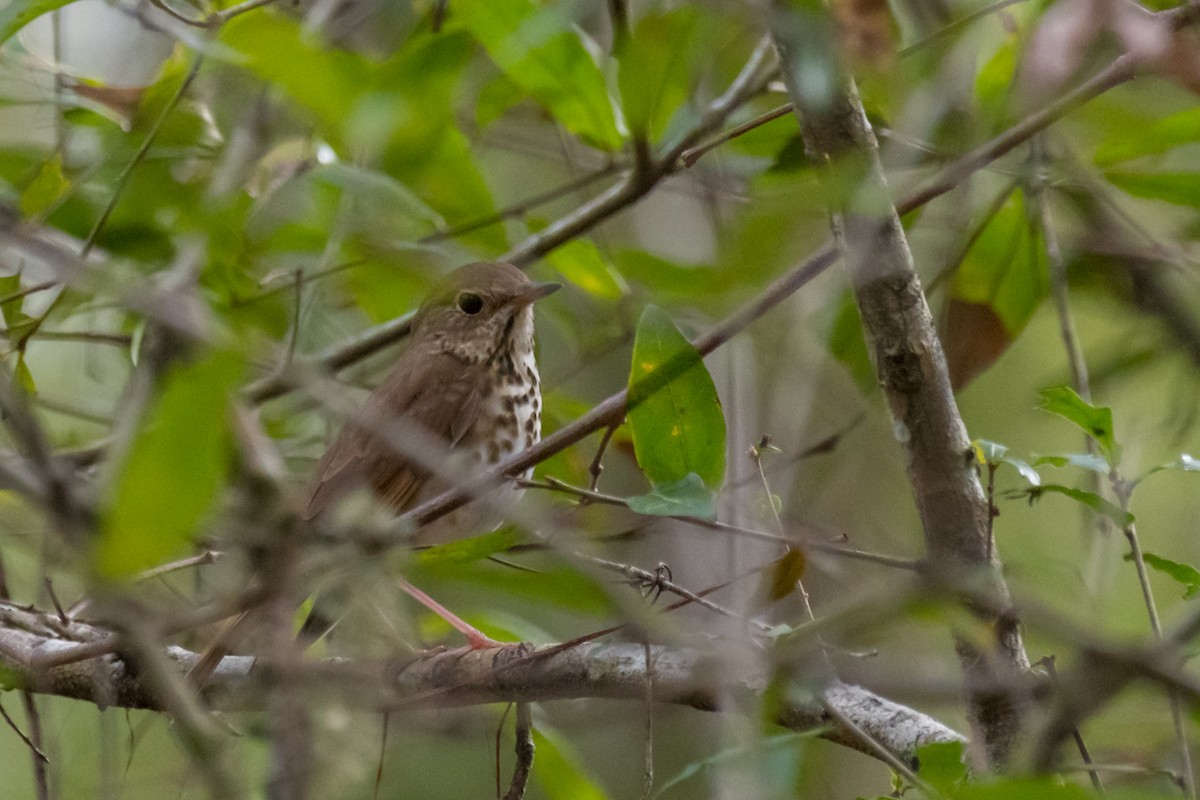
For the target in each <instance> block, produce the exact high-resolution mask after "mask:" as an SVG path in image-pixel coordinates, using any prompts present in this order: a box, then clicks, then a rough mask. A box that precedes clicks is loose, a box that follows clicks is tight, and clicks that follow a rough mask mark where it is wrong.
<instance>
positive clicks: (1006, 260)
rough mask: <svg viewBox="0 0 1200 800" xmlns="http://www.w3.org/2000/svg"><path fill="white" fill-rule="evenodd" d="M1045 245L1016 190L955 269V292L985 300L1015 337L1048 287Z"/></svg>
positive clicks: (969, 298) (960, 297)
mask: <svg viewBox="0 0 1200 800" xmlns="http://www.w3.org/2000/svg"><path fill="white" fill-rule="evenodd" d="M1041 253H1042V247H1041V245H1040V243H1039V240H1038V238H1037V236H1035V234H1034V232H1033V231H1032V229H1031V228H1030V225H1029V220H1028V217H1027V215H1026V209H1025V201H1024V196H1023V194H1022V193H1021V192H1019V191H1016V192H1013V193H1012V194H1011V195H1009V198H1008V200H1007V201H1005V203H1004V205H1003V206H1001V207H1000V209H999V210H998V211H997V212H996V213H995V214H994V215H993V216H992V218H991V219H990V220H988V221H987V223H986V224H985V225H984V226H983V228H982V229H981V230H980V232H979V236H978V237H977V238H976V239H975V242H974V243H973V244H972V245H971V248H970V249H969V250H968V251H967V255H966V257H965V258H964V259H963V262H962V264H961V265H960V266H959V268H958V270H957V271H956V272H955V274H954V283H953V286H952V288H951V296H952V297H953V298H954V299H956V300H961V301H965V302H967V303H979V304H983V305H986V306H987V307H988V308H990V309H991V310H992V311H993V312H995V314H996V316H997V317H999V318H1000V322H1001V323H1002V324H1003V325H1004V331H1005V332H1006V333H1007V334H1008V336H1009V338H1010V340H1011V339H1015V338H1016V337H1017V335H1018V334H1019V333H1020V332H1021V331H1022V330H1024V328H1025V325H1026V324H1027V323H1028V322H1029V320H1030V318H1031V317H1032V316H1033V313H1034V312H1035V311H1036V310H1037V308H1038V306H1039V305H1041V302H1042V300H1043V298H1045V297H1046V295H1047V294H1048V293H1049V289H1050V284H1049V281H1048V279H1047V277H1046V275H1047V273H1046V269H1045V266H1044V264H1043V263H1042V257H1041Z"/></svg>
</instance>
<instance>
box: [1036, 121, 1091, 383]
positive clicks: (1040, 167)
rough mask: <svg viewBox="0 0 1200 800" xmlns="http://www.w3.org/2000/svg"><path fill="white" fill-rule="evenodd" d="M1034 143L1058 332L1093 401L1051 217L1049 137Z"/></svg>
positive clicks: (1075, 376) (1074, 377) (1076, 379)
mask: <svg viewBox="0 0 1200 800" xmlns="http://www.w3.org/2000/svg"><path fill="white" fill-rule="evenodd" d="M1031 145H1032V147H1033V156H1034V158H1035V160H1036V166H1035V173H1034V174H1035V177H1034V181H1033V187H1032V188H1033V198H1034V202H1035V203H1036V208H1037V217H1036V219H1037V224H1038V227H1039V228H1040V229H1041V233H1042V242H1043V243H1044V244H1045V246H1046V261H1047V263H1048V265H1049V267H1050V270H1049V271H1050V298H1051V299H1052V300H1053V301H1054V312H1055V314H1056V315H1057V316H1058V334H1059V336H1060V337H1061V338H1062V343H1063V349H1064V350H1065V351H1066V353H1067V365H1068V366H1069V367H1070V368H1071V385H1072V386H1073V387H1074V388H1075V391H1076V392H1078V394H1079V396H1080V397H1082V398H1083V399H1084V400H1087V401H1088V402H1091V398H1092V388H1091V381H1090V380H1089V379H1088V368H1087V361H1086V360H1084V357H1083V350H1082V348H1081V347H1080V345H1079V335H1078V334H1077V333H1076V332H1075V323H1074V321H1073V320H1072V319H1071V305H1070V301H1069V297H1068V291H1067V266H1066V264H1065V263H1064V262H1063V255H1062V249H1061V248H1060V247H1059V245H1058V231H1057V229H1056V228H1055V227H1054V225H1053V223H1052V221H1051V219H1050V204H1049V202H1047V199H1046V186H1047V183H1048V181H1049V174H1048V173H1049V169H1050V161H1049V154H1048V153H1047V150H1046V143H1045V136H1044V135H1042V136H1035V137H1034V138H1033V141H1032V142H1031Z"/></svg>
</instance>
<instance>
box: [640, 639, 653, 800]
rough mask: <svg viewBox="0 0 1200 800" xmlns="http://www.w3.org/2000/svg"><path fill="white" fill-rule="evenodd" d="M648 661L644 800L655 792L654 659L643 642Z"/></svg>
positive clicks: (644, 746) (643, 767)
mask: <svg viewBox="0 0 1200 800" xmlns="http://www.w3.org/2000/svg"><path fill="white" fill-rule="evenodd" d="M642 654H643V655H644V656H645V659H646V732H645V734H644V735H645V744H644V745H643V749H642V800H650V795H651V794H653V792H654V658H653V656H652V655H651V652H650V642H649V640H643V641H642Z"/></svg>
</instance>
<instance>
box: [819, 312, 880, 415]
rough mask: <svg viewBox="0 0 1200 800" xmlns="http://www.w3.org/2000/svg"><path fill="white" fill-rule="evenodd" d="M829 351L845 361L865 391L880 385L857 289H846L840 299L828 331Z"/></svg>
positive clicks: (851, 373) (842, 361) (843, 364)
mask: <svg viewBox="0 0 1200 800" xmlns="http://www.w3.org/2000/svg"><path fill="white" fill-rule="evenodd" d="M826 336H827V341H828V343H829V344H828V346H829V352H830V354H832V355H833V357H834V358H836V359H837V360H838V361H840V362H841V363H842V366H844V367H845V368H846V369H847V370H848V371H849V372H850V376H851V377H852V378H854V382H855V383H857V384H858V388H859V389H861V390H862V391H863V392H871V391H873V390H874V389H875V388H877V387H878V386H879V378H878V377H877V376H876V374H875V365H874V364H872V363H871V355H870V353H868V352H867V341H866V339H864V338H863V329H862V320H861V319H860V318H859V316H858V306H857V305H855V302H854V293H853V292H852V291H850V290H847V291H845V292H843V293H842V297H841V299H840V300H839V301H838V306H837V315H836V316H835V317H834V318H833V322H832V324H831V325H830V326H829V333H828V334H826Z"/></svg>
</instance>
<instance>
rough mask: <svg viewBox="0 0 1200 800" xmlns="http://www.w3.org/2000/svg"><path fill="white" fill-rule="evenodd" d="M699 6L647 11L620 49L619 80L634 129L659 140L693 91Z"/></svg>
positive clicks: (626, 114)
mask: <svg viewBox="0 0 1200 800" xmlns="http://www.w3.org/2000/svg"><path fill="white" fill-rule="evenodd" d="M696 23H697V14H696V9H695V8H693V7H691V6H686V5H685V6H681V7H679V8H676V9H674V10H673V11H669V12H667V13H659V12H656V11H651V12H648V13H646V14H645V15H644V16H643V17H642V18H641V19H640V20H638V23H637V25H636V26H635V27H634V29H633V35H632V36H631V37H630V38H629V40H628V41H627V42H626V44H625V47H624V49H623V50H622V51H621V53H620V61H619V69H618V71H617V85H618V86H619V87H620V89H621V103H622V106H623V108H624V109H625V119H626V121H627V122H628V123H629V127H630V129H631V130H633V131H634V132H636V133H638V134H640V135H642V136H644V137H646V138H647V139H648V140H650V141H657V140H658V139H659V138H660V137H661V136H662V135H663V133H664V132H665V131H666V128H667V124H668V123H669V122H670V121H671V117H673V116H674V114H675V112H676V111H678V110H679V108H680V106H682V105H683V103H684V101H685V100H686V99H687V97H688V93H689V90H690V88H691V87H690V83H691V81H692V80H693V79H694V78H693V76H692V72H691V69H690V67H691V61H692V54H693V53H694V52H695V51H694V48H695V46H696V42H695V36H694V34H695V30H696Z"/></svg>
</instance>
